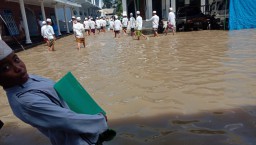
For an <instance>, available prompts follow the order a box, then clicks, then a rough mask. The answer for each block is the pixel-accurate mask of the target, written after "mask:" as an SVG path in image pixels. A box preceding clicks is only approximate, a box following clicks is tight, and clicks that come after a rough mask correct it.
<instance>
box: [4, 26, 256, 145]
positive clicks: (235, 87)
mask: <svg viewBox="0 0 256 145" xmlns="http://www.w3.org/2000/svg"><path fill="white" fill-rule="evenodd" d="M86 43H87V47H86V48H82V49H81V51H78V50H77V49H76V43H75V41H74V36H73V35H71V36H68V37H64V38H61V39H59V40H57V42H56V50H57V51H55V52H47V47H46V46H45V45H39V46H37V47H35V48H32V49H29V50H26V51H23V52H19V53H18V55H19V56H20V58H21V59H22V60H23V61H24V62H25V64H26V66H27V70H28V72H29V73H30V74H37V75H41V76H45V77H48V78H51V79H53V80H55V81H58V80H59V79H60V78H61V77H62V76H64V75H65V74H66V73H67V72H68V71H71V72H72V73H73V74H74V75H75V76H76V77H77V79H78V80H79V81H80V83H81V84H82V85H83V86H84V88H85V89H86V90H87V91H88V92H89V93H90V94H91V96H93V97H94V98H95V100H96V101H97V102H98V104H100V105H101V106H102V108H104V110H105V111H106V112H107V116H108V120H109V121H108V122H109V126H110V128H113V129H115V130H116V131H117V137H116V138H115V139H114V140H113V141H111V142H109V143H107V145H156V144H157V145H255V143H256V30H255V29H254V30H242V31H232V32H227V31H193V32H180V33H177V34H176V35H174V36H173V35H171V34H169V35H168V36H162V35H161V36H160V37H157V38H154V37H150V38H149V40H140V41H137V40H132V38H131V37H130V36H121V38H120V39H113V34H112V33H110V32H108V33H105V34H102V33H101V34H100V35H95V36H89V37H86ZM0 99H1V101H0V109H1V112H0V119H1V120H2V121H3V122H4V123H5V125H4V127H3V128H2V129H1V131H0V144H1V145H17V144H24V145H32V144H33V145H34V144H36V145H49V144H50V143H49V141H48V139H47V138H46V137H44V136H43V135H42V134H41V133H39V132H38V131H37V130H35V129H33V128H32V127H30V126H29V125H26V124H25V123H23V122H21V121H19V120H18V119H17V118H16V117H15V116H14V115H13V114H12V112H11V110H10V107H9V105H8V101H7V98H6V95H5V93H4V91H3V90H2V89H1V90H0Z"/></svg>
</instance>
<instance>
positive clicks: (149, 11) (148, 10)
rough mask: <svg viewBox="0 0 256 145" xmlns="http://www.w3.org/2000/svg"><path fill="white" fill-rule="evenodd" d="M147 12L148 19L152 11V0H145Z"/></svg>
mask: <svg viewBox="0 0 256 145" xmlns="http://www.w3.org/2000/svg"><path fill="white" fill-rule="evenodd" d="M146 2H147V8H148V9H147V13H148V17H147V19H150V18H151V17H152V12H153V10H152V9H153V8H152V0H147V1H146Z"/></svg>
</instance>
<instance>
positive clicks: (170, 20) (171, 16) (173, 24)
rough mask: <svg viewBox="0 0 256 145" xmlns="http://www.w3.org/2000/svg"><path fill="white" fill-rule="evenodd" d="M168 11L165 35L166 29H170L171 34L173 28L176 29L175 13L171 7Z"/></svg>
mask: <svg viewBox="0 0 256 145" xmlns="http://www.w3.org/2000/svg"><path fill="white" fill-rule="evenodd" d="M169 11H170V13H169V15H168V21H167V27H166V29H165V35H167V33H168V29H171V30H172V34H173V35H174V32H175V29H176V21H175V14H174V12H173V9H172V8H170V9H169Z"/></svg>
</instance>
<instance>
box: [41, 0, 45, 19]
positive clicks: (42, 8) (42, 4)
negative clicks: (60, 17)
mask: <svg viewBox="0 0 256 145" xmlns="http://www.w3.org/2000/svg"><path fill="white" fill-rule="evenodd" d="M40 2H41V11H42V16H43V21H46V16H45V11H44V0H41V1H40Z"/></svg>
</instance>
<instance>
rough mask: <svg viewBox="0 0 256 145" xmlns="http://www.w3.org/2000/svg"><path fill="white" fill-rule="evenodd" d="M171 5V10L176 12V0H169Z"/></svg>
mask: <svg viewBox="0 0 256 145" xmlns="http://www.w3.org/2000/svg"><path fill="white" fill-rule="evenodd" d="M171 7H172V10H173V12H176V0H171Z"/></svg>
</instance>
